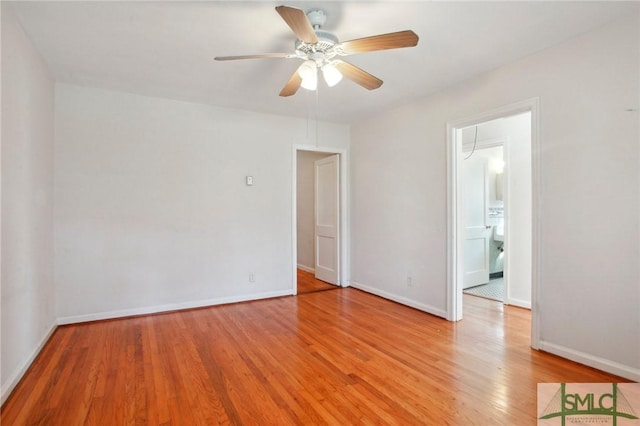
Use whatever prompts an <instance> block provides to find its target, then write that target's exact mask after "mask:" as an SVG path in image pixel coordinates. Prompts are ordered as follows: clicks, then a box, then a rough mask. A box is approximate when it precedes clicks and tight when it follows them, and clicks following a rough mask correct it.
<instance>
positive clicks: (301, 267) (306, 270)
mask: <svg viewBox="0 0 640 426" xmlns="http://www.w3.org/2000/svg"><path fill="white" fill-rule="evenodd" d="M298 269H302V270H303V271H305V272H309V273H311V274H315V273H316V270H315V268H312V267H310V266H306V265H303V264H301V263H298Z"/></svg>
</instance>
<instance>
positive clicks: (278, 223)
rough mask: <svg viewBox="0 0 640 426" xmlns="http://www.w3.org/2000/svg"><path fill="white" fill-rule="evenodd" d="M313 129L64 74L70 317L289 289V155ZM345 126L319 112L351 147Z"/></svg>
mask: <svg viewBox="0 0 640 426" xmlns="http://www.w3.org/2000/svg"><path fill="white" fill-rule="evenodd" d="M306 130H307V123H306V121H305V120H300V119H291V118H287V117H279V116H272V115H265V114H256V113H250V112H242V111H235V110H228V109H222V108H215V107H210V106H205V105H198V104H192V103H186V102H178V101H172V100H166V99H157V98H149V97H143V96H138V95H131V94H125V93H119V92H113V91H105V90H98V89H89V88H81V87H77V86H71V85H66V84H58V85H57V86H56V137H55V150H56V158H55V193H54V194H55V199H56V205H55V227H56V234H55V267H56V268H55V282H56V285H57V290H58V293H57V295H58V297H57V312H58V315H59V316H60V317H61V321H62V322H67V321H77V320H83V319H92V318H96V317H99V318H104V317H109V316H116V315H124V314H128V313H140V312H152V311H157V310H166V309H174V308H180V307H187V306H199V305H207V304H215V303H222V302H229V301H235V300H248V299H252V298H258V297H269V296H277V295H284V294H291V292H292V288H293V281H292V280H293V279H294V277H292V228H291V223H292V222H291V221H292V217H291V214H292V211H293V209H292V206H291V202H292V199H291V193H292V184H293V173H294V171H293V169H292V165H293V159H292V157H291V156H292V152H293V149H292V146H293V145H295V144H301V143H308V141H307V140H306V134H307V131H306ZM348 130H349V129H348V127H347V126H343V125H331V124H328V123H321V124H320V129H319V134H320V138H321V139H320V141H319V144H320V145H323V146H331V147H334V148H339V149H345V148H346V147H347V146H348V143H349V131H348ZM314 143H315V141H314ZM246 175H252V176H253V178H254V184H253V186H250V187H249V186H246V185H245V176H246ZM249 274H254V275H255V282H249Z"/></svg>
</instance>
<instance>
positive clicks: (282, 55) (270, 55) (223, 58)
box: [213, 53, 295, 61]
mask: <svg viewBox="0 0 640 426" xmlns="http://www.w3.org/2000/svg"><path fill="white" fill-rule="evenodd" d="M294 56H295V55H291V54H288V53H265V54H262V55H238V56H216V57H215V58H213V59H215V60H216V61H235V60H236V59H264V58H292V57H294Z"/></svg>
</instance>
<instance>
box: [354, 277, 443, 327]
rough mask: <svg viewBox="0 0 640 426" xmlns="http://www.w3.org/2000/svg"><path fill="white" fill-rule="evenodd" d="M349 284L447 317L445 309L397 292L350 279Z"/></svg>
mask: <svg viewBox="0 0 640 426" xmlns="http://www.w3.org/2000/svg"><path fill="white" fill-rule="evenodd" d="M350 286H351V287H353V288H357V289H358V290H362V291H366V292H367V293H371V294H375V295H376V296H380V297H384V298H385V299H389V300H392V301H394V302H398V303H400V304H402V305H406V306H410V307H412V308H415V309H419V310H421V311H424V312H426V313H428V314H432V315H435V316H438V317H442V318H445V319H446V318H447V311H445V310H442V309H438V308H435V307H433V306H429V305H425V304H424V303H420V302H416V301H415V300H412V299H409V298H407V297H404V296H399V295H397V294H393V293H389V292H386V291H384V290H380V289H377V288H374V287H370V286H368V285H365V284H362V283H359V282H356V281H351V282H350Z"/></svg>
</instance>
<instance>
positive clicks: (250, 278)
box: [249, 272, 256, 283]
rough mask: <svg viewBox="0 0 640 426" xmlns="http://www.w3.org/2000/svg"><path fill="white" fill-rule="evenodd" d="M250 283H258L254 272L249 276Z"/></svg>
mask: <svg viewBox="0 0 640 426" xmlns="http://www.w3.org/2000/svg"><path fill="white" fill-rule="evenodd" d="M249 282H250V283H255V282H256V274H254V273H253V272H251V273H250V274H249Z"/></svg>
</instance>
